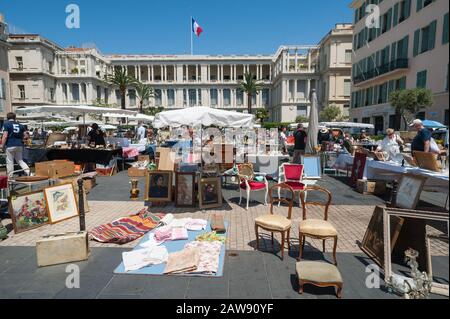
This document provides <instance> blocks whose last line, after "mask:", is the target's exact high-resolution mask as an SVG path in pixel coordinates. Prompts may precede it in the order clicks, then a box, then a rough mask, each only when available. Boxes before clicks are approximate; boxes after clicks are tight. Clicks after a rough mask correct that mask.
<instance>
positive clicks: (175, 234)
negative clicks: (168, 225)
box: [171, 227, 189, 240]
mask: <svg viewBox="0 0 450 319" xmlns="http://www.w3.org/2000/svg"><path fill="white" fill-rule="evenodd" d="M188 238H189V236H188V232H187V229H186V228H184V227H175V228H172V238H171V240H185V239H188Z"/></svg>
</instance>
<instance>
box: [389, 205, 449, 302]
mask: <svg viewBox="0 0 450 319" xmlns="http://www.w3.org/2000/svg"><path fill="white" fill-rule="evenodd" d="M392 216H396V217H401V218H405V219H413V220H425V221H427V220H428V221H437V222H444V223H447V225H448V223H449V217H448V211H441V212H439V211H436V212H434V211H420V210H408V209H400V208H385V209H384V218H383V225H384V232H383V233H384V278H385V280H386V281H388V282H389V281H391V280H392V277H393V275H394V272H393V271H392V253H391V252H392V248H391V247H392V246H393V245H392V242H391V238H390V237H389V236H386V234H389V233H390V232H391V228H392V227H393V226H392V224H391V220H392V219H391V217H392ZM443 237H446V238H447V241H448V233H447V234H445V233H444V234H443ZM423 240H424V241H425V242H427V241H428V238H427V236H426V235H425V236H424V238H423ZM428 247H429V243H426V251H425V252H424V253H425V255H426V258H427V264H428V266H431V259H430V257H431V254H430V253H429V250H428ZM412 248H413V249H415V248H414V247H412ZM420 257H421V255H420V252H419V258H420ZM427 272H428V275H429V276H430V278H431V279H432V280H433V273H432V269H431V268H429V269H428V270H427ZM431 292H432V293H437V294H442V295H445V296H448V292H449V285H448V283H446V284H443V283H438V282H434V281H433V282H432V283H431Z"/></svg>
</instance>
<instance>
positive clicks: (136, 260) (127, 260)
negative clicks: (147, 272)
mask: <svg viewBox="0 0 450 319" xmlns="http://www.w3.org/2000/svg"><path fill="white" fill-rule="evenodd" d="M168 258H169V253H168V251H167V248H166V247H165V246H159V247H153V248H150V249H148V248H146V249H138V250H133V251H130V252H124V253H122V261H123V265H124V267H125V271H133V270H138V269H141V268H144V267H147V266H149V265H158V264H162V263H165V262H167V260H168Z"/></svg>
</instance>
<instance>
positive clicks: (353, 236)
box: [0, 174, 448, 255]
mask: <svg viewBox="0 0 450 319" xmlns="http://www.w3.org/2000/svg"><path fill="white" fill-rule="evenodd" d="M119 175H120V174H119ZM124 177H125V176H123V175H122V176H116V177H110V178H99V179H98V183H99V186H98V187H99V190H96V189H97V188H94V189H93V190H92V193H91V194H90V196H89V198H95V199H91V200H89V207H90V212H89V213H87V214H86V227H87V229H88V230H89V229H92V228H93V227H95V226H98V225H101V224H104V223H109V222H112V221H114V220H115V219H118V218H120V217H124V216H128V215H130V214H133V213H136V212H137V211H139V210H140V209H141V208H143V207H144V202H132V201H128V200H127V196H128V191H129V184H128V177H125V179H124ZM109 179H111V180H109ZM118 181H120V182H118ZM111 182H114V185H115V186H114V187H115V188H114V189H111V192H117V191H119V192H121V194H119V193H118V194H117V195H114V197H116V198H118V199H120V200H108V199H106V200H98V199H99V198H102V197H103V194H101V192H102V191H103V189H108V188H107V187H108V185H112V184H113V183H111ZM117 183H120V184H123V185H122V186H121V187H118V186H117ZM141 184H143V183H141ZM319 184H321V185H322V186H325V187H327V188H328V189H330V190H331V191H332V193H333V205H332V206H331V208H330V211H329V221H330V222H331V223H332V224H333V225H334V226H335V227H336V228H337V230H338V233H339V239H338V247H337V250H338V252H344V253H360V252H361V250H360V249H359V246H358V242H360V241H362V239H363V237H364V233H365V231H366V228H367V225H368V224H369V221H370V218H371V216H372V213H373V210H374V207H375V206H376V205H382V204H384V201H382V200H381V199H379V198H378V197H374V196H370V195H361V194H358V193H356V192H355V191H353V190H351V189H350V188H349V187H348V186H347V185H345V184H344V183H342V182H341V181H340V180H338V179H334V178H331V177H325V178H324V179H323V180H321V181H320V182H319ZM142 186H143V185H141V187H142ZM102 187H103V189H102ZM105 187H106V188H105ZM111 187H112V186H111ZM95 192H97V193H96V194H95ZM141 194H142V193H141ZM108 196H109V197H111V196H112V194H109V195H108V194H104V197H106V198H108ZM224 198H225V201H224V205H223V206H222V207H221V208H220V209H212V210H207V211H202V210H199V209H198V208H191V209H189V208H176V207H174V206H173V205H172V204H170V205H167V206H165V207H154V208H152V209H151V211H152V212H155V213H156V212H162V213H173V214H175V215H176V217H177V218H182V217H193V218H204V219H209V217H210V216H211V215H212V214H215V213H216V214H221V215H223V216H224V218H225V220H226V221H228V222H229V229H228V241H227V249H228V250H240V251H245V250H254V249H255V240H256V236H255V229H254V220H255V218H256V217H258V216H260V215H263V214H267V213H269V206H264V205H263V204H262V203H261V202H262V197H261V196H258V195H257V196H255V199H256V200H260V202H252V203H251V204H250V208H249V210H248V211H247V210H245V208H244V206H245V204H244V202H245V198H244V199H243V202H242V205H238V202H239V191H236V190H230V189H224ZM274 213H280V214H283V213H284V214H286V213H287V208H286V207H275V209H274ZM301 215H302V211H301V209H300V207H299V205H298V204H296V206H295V207H294V209H293V228H292V232H291V245H292V246H291V249H293V250H297V249H298V222H299V221H300V219H301ZM308 218H323V212H322V210H321V208H319V207H311V208H308ZM3 224H4V225H5V226H7V227H8V229H12V225H11V220H10V219H4V220H3ZM77 230H79V220H78V218H73V219H70V220H67V221H63V222H61V223H58V224H55V225H45V226H42V227H40V228H37V229H34V230H30V231H27V232H25V233H21V234H14V231H10V233H9V238H8V239H6V240H4V241H2V242H0V246H34V245H35V243H36V240H37V239H38V238H39V237H40V236H43V235H48V234H58V233H64V232H70V231H77ZM275 238H276V239H278V240H279V236H277V235H275ZM259 240H260V249H262V250H267V251H270V250H273V249H275V250H278V249H279V244H278V241H277V240H275V247H272V243H271V240H270V234H269V233H267V232H264V231H263V230H260V238H259ZM138 242H139V240H136V241H134V242H131V243H128V244H126V245H122V246H120V247H125V248H132V247H134V246H136V245H137V244H138ZM307 243H308V244H309V246H310V247H309V248H315V249H318V250H321V247H322V243H321V241H317V240H311V239H307ZM90 244H91V246H92V247H118V245H111V244H102V243H98V242H95V241H91V242H90ZM331 245H332V241H331V240H330V241H327V251H330V250H331V248H332V246H331ZM432 254H433V255H448V244H446V243H443V242H438V243H436V244H433V246H432Z"/></svg>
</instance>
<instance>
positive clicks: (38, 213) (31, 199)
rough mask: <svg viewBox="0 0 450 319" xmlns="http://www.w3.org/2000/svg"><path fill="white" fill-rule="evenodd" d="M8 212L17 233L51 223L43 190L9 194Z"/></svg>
mask: <svg viewBox="0 0 450 319" xmlns="http://www.w3.org/2000/svg"><path fill="white" fill-rule="evenodd" d="M17 205H19V206H20V207H18V206H17ZM8 212H9V215H10V217H11V221H12V225H13V228H14V233H16V234H20V233H23V232H26V231H29V230H32V229H36V228H38V227H41V226H44V225H47V224H49V223H50V219H49V216H48V211H47V202H46V200H45V196H44V192H43V191H37V192H31V193H26V194H20V195H14V196H9V198H8ZM27 224H28V225H27Z"/></svg>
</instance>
